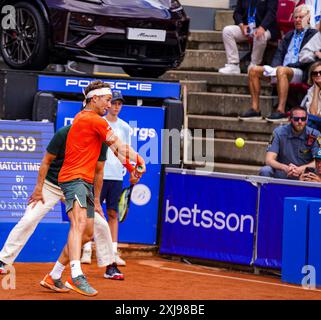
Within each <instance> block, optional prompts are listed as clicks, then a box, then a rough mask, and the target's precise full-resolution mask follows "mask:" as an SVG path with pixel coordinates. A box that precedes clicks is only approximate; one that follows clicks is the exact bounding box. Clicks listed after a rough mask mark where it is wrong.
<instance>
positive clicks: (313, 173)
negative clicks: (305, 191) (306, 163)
mask: <svg viewBox="0 0 321 320" xmlns="http://www.w3.org/2000/svg"><path fill="white" fill-rule="evenodd" d="M314 162H315V168H313V167H307V168H306V169H305V170H304V172H303V173H302V174H301V175H300V180H301V181H309V182H321V149H319V150H318V151H317V153H316V155H315V156H314Z"/></svg>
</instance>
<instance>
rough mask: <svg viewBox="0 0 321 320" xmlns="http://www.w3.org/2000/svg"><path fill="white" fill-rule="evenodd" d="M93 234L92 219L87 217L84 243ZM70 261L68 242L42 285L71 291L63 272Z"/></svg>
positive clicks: (62, 290) (55, 289)
mask: <svg viewBox="0 0 321 320" xmlns="http://www.w3.org/2000/svg"><path fill="white" fill-rule="evenodd" d="M92 236H93V226H92V219H87V224H86V229H85V231H84V235H83V238H82V243H86V242H88V240H89V239H91V238H92ZM69 262H70V260H69V250H68V245H67V244H66V245H65V246H64V248H63V250H62V252H61V254H60V256H59V258H58V260H57V262H56V263H55V265H54V267H53V269H52V270H51V272H50V273H49V274H47V275H46V276H45V277H44V279H43V280H42V281H41V282H40V285H42V286H43V287H45V288H47V289H51V290H54V291H57V292H62V293H63V292H68V291H70V289H69V288H67V287H66V286H65V285H64V284H63V282H62V279H61V277H62V273H63V271H64V270H65V268H66V266H67V265H68V263H69Z"/></svg>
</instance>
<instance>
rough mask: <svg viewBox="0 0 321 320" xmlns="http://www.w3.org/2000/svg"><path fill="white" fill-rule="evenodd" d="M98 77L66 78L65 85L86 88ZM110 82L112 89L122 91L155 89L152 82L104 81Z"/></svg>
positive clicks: (149, 90) (148, 90)
mask: <svg viewBox="0 0 321 320" xmlns="http://www.w3.org/2000/svg"><path fill="white" fill-rule="evenodd" d="M95 80H97V79H90V80H88V79H66V80H65V86H66V87H78V88H86V87H87V86H88V85H89V84H90V83H91V82H93V81H95ZM104 82H105V83H108V84H109V85H110V86H111V88H112V90H120V91H129V90H134V91H147V92H151V91H152V90H153V84H152V83H144V82H127V81H104Z"/></svg>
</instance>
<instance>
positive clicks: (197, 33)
mask: <svg viewBox="0 0 321 320" xmlns="http://www.w3.org/2000/svg"><path fill="white" fill-rule="evenodd" d="M237 46H238V49H239V50H240V51H250V45H249V43H248V42H242V43H238V44H237ZM187 48H188V49H194V50H223V51H225V47H224V43H223V36H222V31H209V30H192V31H190V33H189V36H188V43H187Z"/></svg>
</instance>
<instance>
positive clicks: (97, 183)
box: [94, 161, 105, 219]
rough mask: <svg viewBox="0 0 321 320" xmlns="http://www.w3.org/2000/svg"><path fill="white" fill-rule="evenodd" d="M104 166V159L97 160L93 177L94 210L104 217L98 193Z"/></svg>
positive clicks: (101, 184) (100, 187)
mask: <svg viewBox="0 0 321 320" xmlns="http://www.w3.org/2000/svg"><path fill="white" fill-rule="evenodd" d="M104 167H105V161H97V165H96V170H95V178H94V195H95V201H94V202H95V211H96V212H97V213H99V214H100V215H101V216H102V217H103V218H104V219H105V215H104V211H103V209H102V207H101V204H100V194H101V189H102V186H103V180H104Z"/></svg>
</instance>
